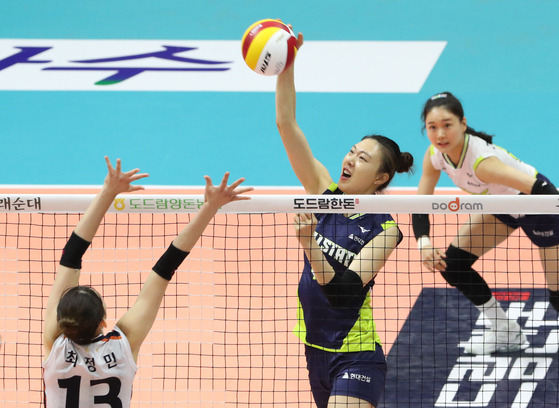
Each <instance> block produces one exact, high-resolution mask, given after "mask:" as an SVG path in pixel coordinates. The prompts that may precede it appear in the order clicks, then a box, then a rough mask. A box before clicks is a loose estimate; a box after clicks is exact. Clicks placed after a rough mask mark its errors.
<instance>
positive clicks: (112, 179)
mask: <svg viewBox="0 0 559 408" xmlns="http://www.w3.org/2000/svg"><path fill="white" fill-rule="evenodd" d="M105 162H107V169H108V171H109V172H108V174H107V177H105V183H104V184H103V190H105V191H107V192H109V193H111V194H114V195H115V196H116V195H118V194H120V193H129V192H132V191H138V190H143V189H144V187H142V186H133V185H131V184H130V183H132V182H133V181H136V180H139V179H142V178H144V177H149V174H147V173H140V169H137V168H136V169H133V170H129V171H126V172H122V170H121V167H122V166H121V161H120V159H116V169H115V168H113V165H112V164H111V161H110V160H109V158H108V157H107V156H105Z"/></svg>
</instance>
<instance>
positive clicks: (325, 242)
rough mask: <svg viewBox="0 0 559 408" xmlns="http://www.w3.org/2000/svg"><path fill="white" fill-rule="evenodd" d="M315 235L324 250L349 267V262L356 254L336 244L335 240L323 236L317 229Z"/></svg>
mask: <svg viewBox="0 0 559 408" xmlns="http://www.w3.org/2000/svg"><path fill="white" fill-rule="evenodd" d="M314 237H315V239H316V243H317V244H318V246H319V247H320V248H321V249H322V252H324V253H325V254H327V255H328V256H330V257H332V258H334V259H335V260H336V261H337V262H339V263H340V264H342V265H344V266H346V267H349V264H350V263H351V261H353V258H355V255H356V254H354V253H353V252H351V251H349V250H347V249H345V248H344V247H342V246H340V245H338V244H336V243H335V242H334V241H332V240H330V239H328V238H326V237H323V236H322V235H320V234H319V233H318V232H316V231H315V232H314Z"/></svg>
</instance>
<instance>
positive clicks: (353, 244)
mask: <svg viewBox="0 0 559 408" xmlns="http://www.w3.org/2000/svg"><path fill="white" fill-rule="evenodd" d="M324 194H343V192H342V191H341V190H340V189H339V188H338V186H337V184H335V183H332V185H331V186H330V187H329V189H328V190H326V191H325V192H324ZM315 216H316V218H317V221H318V223H317V226H316V229H315V233H314V236H315V239H316V242H317V243H318V245H319V246H320V247H321V248H322V251H323V252H324V256H325V258H326V260H327V261H328V263H329V264H330V265H331V266H332V268H333V269H334V270H335V271H336V273H341V272H343V271H345V270H346V269H348V268H349V267H350V265H351V262H352V261H353V259H354V258H355V256H357V254H359V252H360V251H361V249H362V248H363V247H364V246H365V245H367V244H368V243H369V242H370V241H371V240H372V239H373V238H375V237H376V236H377V235H379V234H380V233H382V232H383V231H385V230H386V229H388V228H390V227H397V225H396V222H395V221H394V219H393V218H392V216H391V215H390V214H354V215H351V216H346V215H343V214H315ZM373 284H374V282H373V281H371V282H369V283H368V284H367V285H366V286H365V287H364V288H363V292H362V293H361V295H362V296H361V298H360V299H362V300H359V301H358V302H356V303H355V304H354V305H352V306H350V307H348V308H338V309H335V308H333V307H332V306H331V305H330V302H329V301H328V299H327V298H326V296H325V295H324V293H323V291H322V289H321V287H320V285H319V284H318V282H317V281H316V278H315V276H314V273H313V271H312V268H311V264H310V262H309V260H308V259H307V257H306V256H305V267H304V269H303V273H302V275H301V279H300V281H299V289H298V297H299V309H298V316H297V326H296V328H295V330H294V331H295V334H296V335H297V336H298V337H299V338H300V339H301V340H302V341H303V342H304V343H305V344H307V345H309V346H313V347H316V348H319V349H323V350H326V351H335V352H354V351H365V350H375V344H376V343H380V338H379V336H378V334H377V332H376V330H375V323H374V320H373V313H372V306H371V295H370V293H371V290H370V289H371V287H372V286H373Z"/></svg>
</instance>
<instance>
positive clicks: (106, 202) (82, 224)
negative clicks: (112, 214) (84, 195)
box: [74, 189, 115, 242]
mask: <svg viewBox="0 0 559 408" xmlns="http://www.w3.org/2000/svg"><path fill="white" fill-rule="evenodd" d="M114 199H115V195H114V194H113V193H111V192H108V191H106V190H105V189H103V190H101V191H100V192H99V194H97V196H96V197H95V198H94V200H93V202H92V203H91V204H90V205H89V207H88V208H87V211H86V212H85V214H84V215H83V217H82V218H81V220H80V221H79V222H78V225H76V228H75V229H74V232H75V233H76V234H77V235H78V236H79V237H80V238H83V239H84V240H86V241H89V242H91V241H93V238H94V237H95V234H96V233H97V229H99V225H100V224H101V221H102V220H103V217H104V216H105V213H106V212H107V210H108V209H109V207H110V206H111V204H112V203H113V201H114Z"/></svg>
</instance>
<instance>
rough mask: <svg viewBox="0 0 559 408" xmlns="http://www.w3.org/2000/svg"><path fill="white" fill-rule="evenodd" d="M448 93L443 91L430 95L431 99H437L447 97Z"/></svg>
mask: <svg viewBox="0 0 559 408" xmlns="http://www.w3.org/2000/svg"><path fill="white" fill-rule="evenodd" d="M447 97H448V95H447V94H445V93H440V94H436V95H433V96H431V100H432V101H434V100H435V99H439V98H447Z"/></svg>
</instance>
